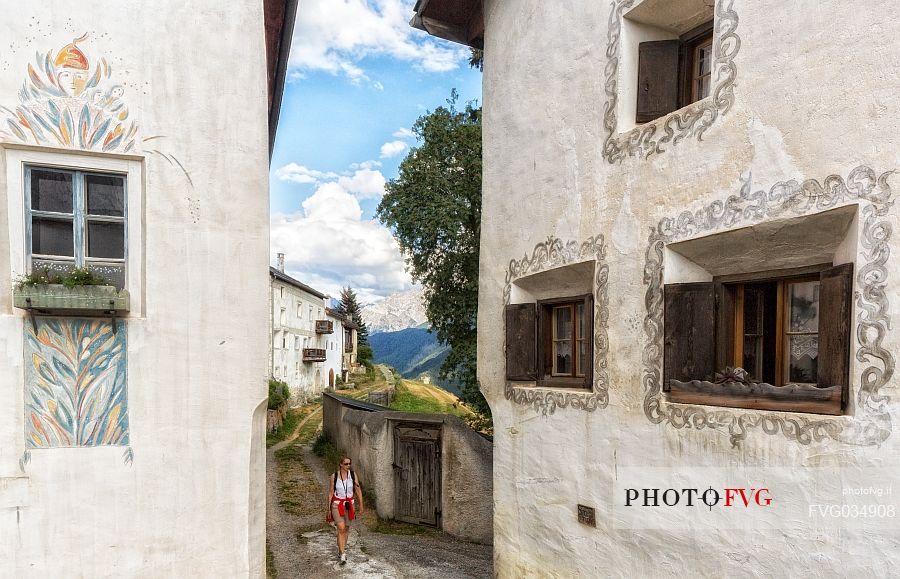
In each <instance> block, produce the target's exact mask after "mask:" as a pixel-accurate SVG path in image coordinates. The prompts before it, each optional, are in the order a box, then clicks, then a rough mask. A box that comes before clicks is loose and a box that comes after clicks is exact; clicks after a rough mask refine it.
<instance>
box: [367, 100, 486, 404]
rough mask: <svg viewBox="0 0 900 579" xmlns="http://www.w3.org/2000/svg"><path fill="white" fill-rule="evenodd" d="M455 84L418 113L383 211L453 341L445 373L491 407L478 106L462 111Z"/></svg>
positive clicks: (436, 327)
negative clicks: (478, 363) (485, 378)
mask: <svg viewBox="0 0 900 579" xmlns="http://www.w3.org/2000/svg"><path fill="white" fill-rule="evenodd" d="M457 99H458V94H457V92H456V91H455V90H454V91H453V92H452V93H451V97H450V100H448V101H447V105H448V106H446V107H438V108H437V109H436V110H434V111H433V112H431V113H428V114H426V115H423V116H422V117H419V119H418V120H417V121H416V123H415V125H413V132H414V133H415V135H416V138H417V140H418V142H419V143H420V144H419V145H418V146H416V147H414V148H413V149H412V150H410V152H409V154H408V155H407V156H406V158H405V159H403V161H402V162H401V163H400V174H399V176H398V177H397V178H396V179H393V180H391V181H390V182H389V183H388V184H387V186H386V187H385V189H386V193H385V195H384V197H383V198H382V200H381V203H380V204H379V205H378V210H377V214H378V217H379V218H380V219H381V220H382V222H384V223H385V224H386V225H387V226H389V227H391V228H392V229H393V231H394V233H395V235H396V238H397V240H398V242H399V244H400V247H401V249H402V250H403V252H404V254H405V256H406V261H407V265H408V267H409V270H410V273H411V274H412V276H413V277H414V278H415V279H416V280H418V281H420V282H421V283H422V285H423V286H424V289H425V306H426V314H427V316H428V321H429V322H430V323H431V328H432V331H434V332H436V333H437V337H438V340H440V341H441V342H442V343H444V344H448V345H449V346H450V347H451V352H450V354H449V355H448V357H447V359H446V361H445V362H444V364H443V365H442V366H441V371H440V375H441V377H442V378H444V379H447V378H449V379H451V380H455V381H456V382H457V383H459V384H460V385H461V390H462V393H463V396H462V397H463V400H465V401H466V402H467V403H468V404H469V405H470V406H471V407H472V408H474V409H475V410H477V411H478V412H480V413H482V414H484V415H489V413H490V409H489V407H488V405H487V402H486V401H485V399H484V396H482V394H481V392H480V391H479V389H478V381H477V378H476V373H475V353H476V350H475V344H476V326H475V324H476V314H477V310H478V248H479V247H478V246H479V239H480V236H481V108H480V107H477V108H476V106H474V105H473V104H472V103H469V104H467V105H466V106H465V108H464V109H463V110H458V109H457V107H456V102H457Z"/></svg>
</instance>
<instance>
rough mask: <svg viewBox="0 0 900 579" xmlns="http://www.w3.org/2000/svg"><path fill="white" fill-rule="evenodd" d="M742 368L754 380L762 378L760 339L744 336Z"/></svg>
mask: <svg viewBox="0 0 900 579" xmlns="http://www.w3.org/2000/svg"><path fill="white" fill-rule="evenodd" d="M743 368H744V370H746V371H747V372H748V373H749V374H750V377H751V378H753V379H754V380H762V339H761V338H760V337H758V336H744V364H743Z"/></svg>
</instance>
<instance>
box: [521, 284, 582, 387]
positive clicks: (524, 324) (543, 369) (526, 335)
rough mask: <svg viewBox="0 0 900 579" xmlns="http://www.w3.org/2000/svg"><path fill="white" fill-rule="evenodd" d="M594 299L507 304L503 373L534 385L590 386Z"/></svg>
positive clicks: (578, 297) (575, 298) (561, 299)
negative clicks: (504, 371)
mask: <svg viewBox="0 0 900 579" xmlns="http://www.w3.org/2000/svg"><path fill="white" fill-rule="evenodd" d="M592 336H593V297H592V296H590V295H583V296H573V297H567V298H555V299H547V300H540V301H538V302H537V303H530V304H514V305H509V306H506V377H507V379H508V380H512V381H527V382H536V383H537V385H538V386H550V387H563V388H590V387H591V384H592V380H593V371H592V367H593V338H592Z"/></svg>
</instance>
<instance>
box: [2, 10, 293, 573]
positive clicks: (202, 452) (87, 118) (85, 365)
mask: <svg viewBox="0 0 900 579" xmlns="http://www.w3.org/2000/svg"><path fill="white" fill-rule="evenodd" d="M296 4H297V2H296V0H265V1H264V2H259V3H244V4H234V5H229V6H228V7H227V9H226V8H224V7H223V5H222V4H221V3H218V2H209V1H204V0H200V1H198V2H192V3H190V4H189V5H188V4H174V3H131V2H129V3H122V2H112V1H106V0H87V1H86V2H82V3H79V4H78V6H77V8H76V7H75V6H74V5H68V4H66V5H63V4H62V3H45V2H31V3H27V2H25V3H23V2H16V1H13V0H0V13H2V14H4V15H5V16H4V18H2V19H0V38H3V45H4V46H3V50H2V53H0V289H2V291H0V349H2V351H3V352H4V361H3V363H2V364H0V576H4V577H63V576H73V577H74V576H77V577H107V576H116V577H213V576H215V577H235V576H252V577H263V576H264V575H265V446H264V440H265V420H266V376H267V363H266V353H267V343H268V342H269V339H270V338H269V334H268V327H267V322H266V320H267V317H268V316H267V314H266V303H267V300H266V292H267V287H268V286H267V284H266V282H265V277H264V276H265V273H264V272H265V269H264V267H265V265H264V264H265V263H266V256H267V254H268V248H269V237H268V225H269V211H268V209H269V208H268V202H267V191H268V178H269V151H270V150H271V147H272V145H273V143H274V133H275V127H276V125H277V121H278V114H279V108H280V101H281V94H282V87H283V84H284V79H285V72H286V69H287V57H288V52H289V47H290V39H291V34H292V29H293V22H294V16H295V12H296ZM85 270H88V271H90V272H91V275H93V276H97V275H99V276H100V277H102V278H103V281H102V282H99V280H96V279H90V276H89V275H88V274H87V273H86V272H85ZM73 272H74V273H73ZM26 274H28V275H29V277H28V278H23V277H22V276H25V275H26ZM61 277H64V278H65V280H60V279H57V278H61ZM51 281H52V282H59V281H66V282H67V283H69V284H70V285H72V284H79V283H83V282H84V281H93V282H95V283H96V282H99V283H100V285H76V286H75V287H73V288H71V289H70V288H68V287H66V286H64V285H60V284H59V283H52V284H48V283H46V282H51Z"/></svg>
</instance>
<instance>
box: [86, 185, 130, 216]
mask: <svg viewBox="0 0 900 579" xmlns="http://www.w3.org/2000/svg"><path fill="white" fill-rule="evenodd" d="M84 184H85V187H86V188H87V212H88V214H89V215H112V216H116V217H124V216H125V180H124V179H123V178H122V177H112V176H109V175H85V176H84Z"/></svg>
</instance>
